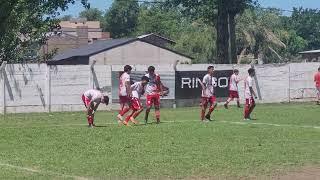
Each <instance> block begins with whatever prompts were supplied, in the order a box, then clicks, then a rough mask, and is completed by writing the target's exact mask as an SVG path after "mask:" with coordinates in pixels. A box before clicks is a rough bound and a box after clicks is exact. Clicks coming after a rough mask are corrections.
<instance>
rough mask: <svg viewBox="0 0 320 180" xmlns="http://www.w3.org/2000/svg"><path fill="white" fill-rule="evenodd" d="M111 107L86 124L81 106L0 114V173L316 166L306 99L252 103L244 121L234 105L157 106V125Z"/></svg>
mask: <svg viewBox="0 0 320 180" xmlns="http://www.w3.org/2000/svg"><path fill="white" fill-rule="evenodd" d="M115 115H116V113H115V112H99V111H98V112H97V114H96V125H98V126H100V127H97V128H94V129H89V128H87V127H86V119H85V115H84V113H83V112H76V113H74V112H70V113H52V114H46V113H41V114H15V115H7V116H6V117H4V116H0V179H17V178H25V179H125V178H130V179H176V178H186V179H192V178H194V179H197V178H209V179H210V178H215V177H222V178H224V177H225V178H227V177H232V178H231V179H233V178H240V177H248V176H257V177H259V176H264V175H270V174H274V173H275V172H280V173H282V172H287V171H289V170H292V169H299V168H300V167H305V166H312V167H319V166H320V107H319V106H315V105H313V104H289V105H288V104H270V105H258V106H257V108H256V111H255V113H254V114H253V116H254V117H255V118H257V120H256V121H252V122H242V109H237V108H235V107H231V108H230V109H229V110H225V109H223V108H222V107H219V108H218V110H217V111H216V112H215V122H210V123H200V122H199V120H198V119H199V108H178V109H175V110H172V109H163V110H162V114H161V115H162V121H163V123H161V124H160V125H156V124H149V125H148V126H144V125H139V126H131V127H124V126H121V127H119V126H118V125H117V124H116V120H115ZM142 116H143V115H142ZM142 116H141V117H142ZM151 117H152V116H151ZM151 117H150V121H152V120H153V119H152V118H151Z"/></svg>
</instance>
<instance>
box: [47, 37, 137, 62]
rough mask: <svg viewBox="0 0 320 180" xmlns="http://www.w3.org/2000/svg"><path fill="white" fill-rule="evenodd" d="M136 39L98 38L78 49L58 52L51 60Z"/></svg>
mask: <svg viewBox="0 0 320 180" xmlns="http://www.w3.org/2000/svg"><path fill="white" fill-rule="evenodd" d="M135 40H136V39H135V38H127V39H111V40H98V41H95V42H94V43H92V44H89V45H85V46H82V47H79V48H77V49H72V50H70V51H67V52H64V53H61V54H58V55H57V56H55V57H54V58H53V59H52V60H50V61H60V60H64V59H69V58H72V57H81V56H90V55H93V54H97V53H100V52H102V51H105V50H108V49H112V48H115V47H117V46H121V45H123V44H127V43H129V42H131V41H135Z"/></svg>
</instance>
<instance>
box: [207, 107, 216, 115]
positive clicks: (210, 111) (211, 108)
mask: <svg viewBox="0 0 320 180" xmlns="http://www.w3.org/2000/svg"><path fill="white" fill-rule="evenodd" d="M214 108H215V106H211V107H210V109H209V112H208V115H209V116H210V115H211V113H212V112H213V111H214Z"/></svg>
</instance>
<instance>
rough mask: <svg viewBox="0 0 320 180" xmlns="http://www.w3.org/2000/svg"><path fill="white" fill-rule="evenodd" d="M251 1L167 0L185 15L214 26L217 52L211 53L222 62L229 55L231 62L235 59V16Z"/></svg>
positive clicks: (225, 61) (223, 62) (227, 58)
mask: <svg viewBox="0 0 320 180" xmlns="http://www.w3.org/2000/svg"><path fill="white" fill-rule="evenodd" d="M251 3H252V0H228V1H226V0H203V1H190V0H171V1H167V4H169V5H171V6H175V7H178V6H179V7H182V12H183V13H184V14H185V15H188V16H191V17H192V18H195V19H201V20H203V22H205V23H206V24H208V25H211V26H212V27H214V26H215V27H216V34H217V41H216V47H217V49H216V51H217V52H216V53H213V54H217V61H216V63H222V64H229V63H230V60H229V59H230V58H229V57H232V59H233V62H234V61H236V43H235V41H236V36H235V35H236V34H235V16H236V15H237V14H239V13H241V12H242V11H243V10H244V9H246V8H247V7H248V6H249V5H250V4H251ZM212 33H214V32H212ZM230 42H231V43H230ZM229 44H230V45H229Z"/></svg>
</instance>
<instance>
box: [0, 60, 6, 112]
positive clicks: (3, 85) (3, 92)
mask: <svg viewBox="0 0 320 180" xmlns="http://www.w3.org/2000/svg"><path fill="white" fill-rule="evenodd" d="M6 65H7V62H6V61H3V62H2V64H1V67H0V77H1V101H2V107H1V113H2V114H6V104H7V103H6V83H5V77H4V76H5V70H6Z"/></svg>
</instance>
